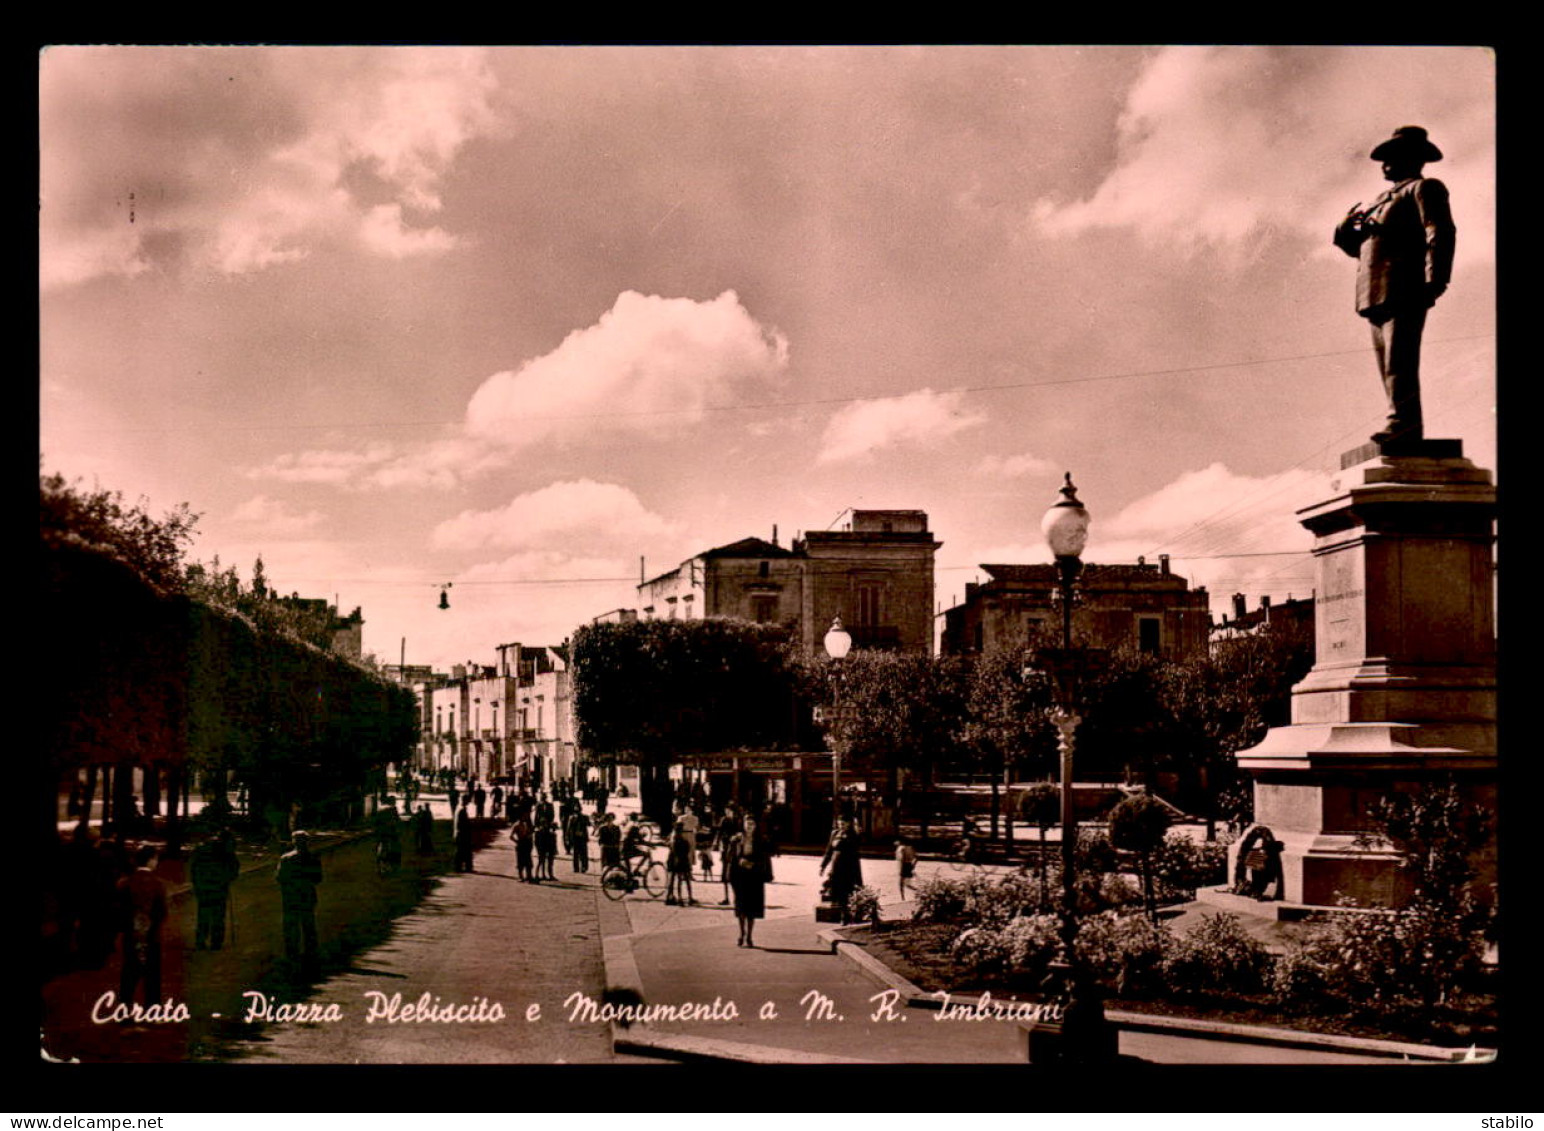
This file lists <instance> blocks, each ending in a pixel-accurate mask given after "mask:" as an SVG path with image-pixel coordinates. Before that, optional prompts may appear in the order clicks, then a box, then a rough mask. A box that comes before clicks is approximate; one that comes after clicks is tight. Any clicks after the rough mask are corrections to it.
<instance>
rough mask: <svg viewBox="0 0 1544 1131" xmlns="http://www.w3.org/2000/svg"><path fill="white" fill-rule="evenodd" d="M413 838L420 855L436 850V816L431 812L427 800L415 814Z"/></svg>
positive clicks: (427, 854)
mask: <svg viewBox="0 0 1544 1131" xmlns="http://www.w3.org/2000/svg"><path fill="white" fill-rule="evenodd" d="M413 839H414V842H415V843H414V847H416V848H417V849H418V854H419V855H420V856H429V855H431V854H432V853H433V852H434V817H433V815H432V814H430V812H429V803H428V802H427V801H426V802H424V803H423V804H422V805H420V806H419V807H418V812H416V813H414V814H413Z"/></svg>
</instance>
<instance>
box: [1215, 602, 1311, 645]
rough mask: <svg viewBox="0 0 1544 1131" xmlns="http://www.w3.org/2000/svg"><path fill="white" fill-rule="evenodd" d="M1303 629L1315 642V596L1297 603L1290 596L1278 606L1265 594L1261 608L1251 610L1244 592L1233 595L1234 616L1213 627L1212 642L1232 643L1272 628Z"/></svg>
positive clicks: (1223, 619)
mask: <svg viewBox="0 0 1544 1131" xmlns="http://www.w3.org/2000/svg"><path fill="white" fill-rule="evenodd" d="M1283 624H1286V625H1291V626H1293V627H1299V626H1300V627H1302V628H1303V629H1305V630H1306V631H1307V633H1308V639H1309V640H1310V641H1312V640H1313V634H1314V599H1313V597H1312V596H1308V597H1300V598H1297V599H1296V600H1294V599H1293V598H1292V596H1291V595H1290V594H1288V596H1287V599H1286V600H1285V601H1283V602H1281V603H1280V604H1279V605H1273V604H1271V598H1270V595H1269V594H1265V595H1262V596H1261V598H1260V604H1259V607H1257V608H1255V609H1250V608H1249V607H1248V606H1247V605H1246V604H1245V601H1244V595H1243V594H1242V593H1235V594H1233V617H1232V619H1231V620H1230V619H1229V618H1228V617H1226V616H1224V617H1223V618H1222V622H1221V623H1220V624H1215V625H1213V626H1212V642H1213V643H1214V644H1215V643H1217V642H1218V641H1221V640H1233V639H1237V638H1238V637H1240V636H1252V635H1254V634H1255V633H1258V632H1260V631H1261V630H1262V629H1264V628H1266V627H1267V626H1270V625H1283Z"/></svg>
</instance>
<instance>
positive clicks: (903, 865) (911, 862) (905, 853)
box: [895, 837, 917, 903]
mask: <svg viewBox="0 0 1544 1131" xmlns="http://www.w3.org/2000/svg"><path fill="white" fill-rule="evenodd" d="M895 867H896V871H897V872H899V873H900V882H901V902H902V903H905V902H906V884H907V882H908V881H910V880H911V878H912V876H914V875H915V874H916V872H917V850H916V849H915V848H913V847H912V846H911V841H909V840H907V839H906V838H905V837H898V838H897V839H896V842H895Z"/></svg>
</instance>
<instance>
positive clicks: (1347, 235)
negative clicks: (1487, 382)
mask: <svg viewBox="0 0 1544 1131" xmlns="http://www.w3.org/2000/svg"><path fill="white" fill-rule="evenodd" d="M1369 156H1370V157H1371V158H1372V159H1373V160H1374V161H1379V162H1382V164H1383V176H1384V178H1385V179H1387V180H1389V181H1391V182H1393V187H1392V188H1390V189H1388V190H1387V191H1386V192H1384V193H1383V194H1382V195H1380V196H1379V197H1378V198H1377V199H1375V200H1374V201H1373V202H1372V203H1371V204H1369V205H1367V206H1365V207H1364V206H1363V205H1361V204H1357V205H1355V206H1353V207H1352V209H1351V211H1350V212H1348V213H1347V214H1346V218H1345V219H1344V220H1342V221H1341V222H1340V224H1339V226H1338V227H1337V228H1336V229H1335V246H1336V247H1338V248H1340V249H1341V250H1342V251H1344V252H1345V253H1346V254H1347V255H1350V256H1354V257H1356V258H1357V260H1358V261H1359V266H1358V268H1357V273H1356V311H1357V313H1358V314H1360V315H1361V316H1362V317H1363V318H1365V319H1367V320H1368V322H1369V323H1371V324H1372V341H1373V349H1374V350H1375V351H1376V352H1377V356H1378V372H1379V375H1380V376H1381V377H1382V379H1383V391H1384V394H1385V395H1386V396H1387V398H1388V420H1387V422H1386V423H1385V424H1384V426H1383V428H1382V430H1381V431H1379V432H1378V433H1376V434H1375V435H1374V436H1373V439H1374V440H1377V441H1380V442H1388V441H1400V440H1419V439H1421V438H1422V436H1423V433H1424V425H1423V422H1422V419H1421V384H1420V365H1421V334H1422V332H1423V331H1424V330H1425V328H1426V312H1427V311H1428V310H1429V309H1431V307H1432V305H1433V304H1434V303H1435V302H1436V301H1437V299H1438V297H1439V296H1440V295H1441V294H1442V292H1443V291H1445V290H1446V289H1447V285H1448V280H1449V278H1450V277H1451V276H1452V272H1453V241H1454V227H1453V216H1452V213H1451V211H1450V210H1449V207H1448V192H1447V186H1445V185H1444V184H1443V183H1442V182H1441V181H1437V180H1432V179H1430V178H1427V177H1423V176H1421V170H1422V169H1423V168H1424V167H1425V166H1426V165H1427V164H1429V163H1430V162H1432V161H1440V160H1442V151H1441V150H1440V149H1438V148H1437V147H1436V146H1435V145H1433V144H1432V143H1431V141H1430V139H1428V138H1427V136H1426V131H1425V130H1424V129H1422V128H1421V127H1420V126H1400V127H1399V129H1397V130H1395V131H1394V136H1392V137H1391V138H1389V139H1388V140H1387V141H1385V142H1383V143H1381V144H1380V145H1378V146H1377V148H1375V149H1374V150H1373V151H1372V153H1371V154H1369Z"/></svg>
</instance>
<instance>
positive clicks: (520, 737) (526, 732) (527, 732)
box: [509, 727, 542, 742]
mask: <svg viewBox="0 0 1544 1131" xmlns="http://www.w3.org/2000/svg"><path fill="white" fill-rule="evenodd" d="M509 737H510V738H512V739H514V740H515V741H516V742H540V741H541V740H542V737H541V731H540V730H538V729H536V728H534V727H527V728H525V729H522V730H514V731H510V734H509Z"/></svg>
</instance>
